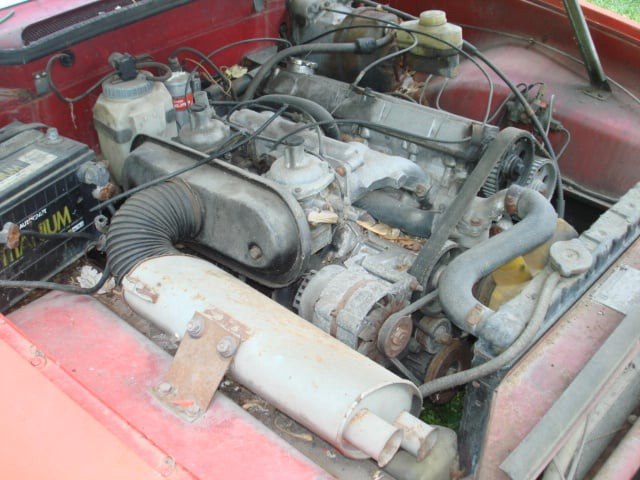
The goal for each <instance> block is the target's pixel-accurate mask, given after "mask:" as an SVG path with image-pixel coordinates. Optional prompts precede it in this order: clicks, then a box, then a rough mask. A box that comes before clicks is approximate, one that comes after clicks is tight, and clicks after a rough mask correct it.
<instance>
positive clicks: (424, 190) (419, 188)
mask: <svg viewBox="0 0 640 480" xmlns="http://www.w3.org/2000/svg"><path fill="white" fill-rule="evenodd" d="M426 193H427V188H426V187H425V186H424V185H418V186H417V187H416V195H417V196H419V197H424V196H425V195H426Z"/></svg>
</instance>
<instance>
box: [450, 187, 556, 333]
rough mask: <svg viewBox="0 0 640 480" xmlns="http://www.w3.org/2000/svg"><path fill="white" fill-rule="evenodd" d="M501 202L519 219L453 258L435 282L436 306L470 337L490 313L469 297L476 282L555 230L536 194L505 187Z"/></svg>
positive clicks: (553, 218) (553, 216)
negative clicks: (439, 304) (438, 300)
mask: <svg viewBox="0 0 640 480" xmlns="http://www.w3.org/2000/svg"><path fill="white" fill-rule="evenodd" d="M504 203H505V209H506V211H507V213H509V214H511V215H513V214H517V215H518V217H520V218H521V219H522V220H520V221H519V222H518V223H516V224H515V225H514V226H513V227H512V228H510V229H509V230H506V231H504V232H501V233H499V234H497V235H495V236H493V237H491V238H489V239H487V240H485V241H484V242H482V243H480V244H478V245H476V246H474V247H472V248H470V249H469V250H467V251H466V252H464V253H463V254H461V255H460V256H458V257H456V258H455V259H454V260H453V261H452V262H451V263H450V264H449V265H448V266H447V268H446V269H445V270H444V272H443V273H442V276H441V277H440V281H439V282H438V290H439V291H440V295H439V298H440V303H441V304H442V308H443V310H444V311H445V313H446V315H447V317H448V318H449V319H450V320H451V321H452V322H453V323H454V324H455V325H457V326H458V327H459V328H460V329H462V330H464V331H465V332H469V333H472V334H475V332H476V331H478V330H481V329H482V327H483V326H484V322H485V320H486V319H487V318H488V317H489V316H490V315H492V314H493V313H494V311H493V310H491V309H490V308H488V307H486V306H484V305H483V304H481V303H480V302H479V301H478V300H476V299H475V297H474V296H473V293H472V289H473V286H474V285H475V284H476V282H477V281H478V280H480V279H481V278H483V277H484V276H486V275H488V274H490V273H491V272H493V271H494V270H495V269H497V268H499V267H501V266H502V265H504V264H505V263H507V262H508V261H510V260H513V259H514V258H516V257H517V256H519V255H523V254H525V253H528V252H530V251H531V250H533V249H534V248H536V247H537V246H539V245H542V244H543V243H544V242H546V241H547V240H549V239H550V238H551V237H552V236H553V234H554V232H555V229H556V220H557V218H558V216H557V214H556V212H555V210H554V209H553V206H552V205H551V204H550V203H549V202H548V201H547V199H546V198H545V197H544V196H542V194H540V193H539V192H537V191H535V190H532V189H529V188H523V187H520V186H517V185H514V186H512V187H510V188H509V190H508V192H507V196H506V198H505V202H504Z"/></svg>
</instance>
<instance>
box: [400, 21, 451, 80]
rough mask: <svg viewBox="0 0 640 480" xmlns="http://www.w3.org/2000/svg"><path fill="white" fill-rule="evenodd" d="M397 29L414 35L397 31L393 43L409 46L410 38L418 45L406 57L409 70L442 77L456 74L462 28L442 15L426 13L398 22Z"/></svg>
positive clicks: (403, 46)
mask: <svg viewBox="0 0 640 480" xmlns="http://www.w3.org/2000/svg"><path fill="white" fill-rule="evenodd" d="M400 26H401V27H403V28H405V29H407V30H412V31H414V32H415V33H410V32H408V31H403V30H398V33H397V42H398V46H399V47H400V48H406V47H409V46H411V45H412V44H413V42H414V36H415V37H416V38H417V40H418V45H416V47H415V48H413V49H412V50H411V51H410V52H409V54H408V55H407V59H408V62H409V63H410V65H411V68H413V69H415V70H417V71H421V72H425V73H433V74H436V75H443V76H446V77H454V76H455V75H456V74H457V70H458V64H459V62H460V59H459V56H458V53H459V51H458V49H460V48H462V28H461V27H459V26H458V25H454V24H453V23H449V22H447V16H446V14H445V12H443V11H442V10H426V11H424V12H422V13H421V14H420V18H419V19H417V20H409V21H407V22H402V23H401V24H400ZM420 32H422V33H423V34H422V35H421V34H420Z"/></svg>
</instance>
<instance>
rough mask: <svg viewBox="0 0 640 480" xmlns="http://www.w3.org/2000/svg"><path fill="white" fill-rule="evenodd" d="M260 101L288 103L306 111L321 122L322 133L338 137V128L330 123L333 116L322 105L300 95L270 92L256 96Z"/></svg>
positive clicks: (279, 103)
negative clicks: (269, 93)
mask: <svg viewBox="0 0 640 480" xmlns="http://www.w3.org/2000/svg"><path fill="white" fill-rule="evenodd" d="M258 101H259V102H260V103H271V104H273V103H275V104H277V105H289V106H291V107H294V108H296V109H297V110H301V111H303V112H305V113H308V114H309V115H311V116H312V117H313V119H314V120H315V121H317V122H322V126H321V127H320V128H322V130H323V131H324V133H325V134H326V135H327V136H328V137H331V138H335V139H336V140H339V139H340V130H339V129H338V126H337V125H336V124H335V123H331V121H332V120H333V116H332V115H331V113H329V111H328V110H327V109H326V108H324V107H323V106H322V105H320V104H318V103H316V102H314V101H312V100H308V99H306V98H302V97H295V96H293V95H280V94H271V95H262V96H261V97H260V98H258Z"/></svg>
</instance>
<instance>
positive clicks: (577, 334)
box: [475, 241, 640, 480]
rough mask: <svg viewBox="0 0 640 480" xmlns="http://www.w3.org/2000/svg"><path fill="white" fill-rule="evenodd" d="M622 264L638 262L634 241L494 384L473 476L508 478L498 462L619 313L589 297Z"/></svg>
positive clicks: (613, 325) (574, 372)
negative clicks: (499, 382)
mask: <svg viewBox="0 0 640 480" xmlns="http://www.w3.org/2000/svg"><path fill="white" fill-rule="evenodd" d="M623 266H628V267H631V268H640V241H636V242H635V243H633V244H632V245H631V247H629V249H628V250H627V251H626V252H625V253H624V254H623V255H622V256H621V257H620V258H619V259H618V260H617V262H616V263H615V264H614V265H612V267H611V268H610V269H609V270H608V271H607V272H606V273H605V274H604V275H603V276H602V277H601V278H600V279H599V280H598V281H597V282H596V283H595V284H594V285H593V286H592V287H591V289H590V290H589V291H588V292H587V294H585V295H584V296H583V297H582V298H581V299H580V300H579V301H578V302H577V303H576V304H575V305H574V306H573V307H572V308H571V309H570V310H569V311H568V312H567V313H566V314H565V315H564V316H563V317H562V318H561V319H560V320H559V321H558V322H557V323H556V325H555V326H554V327H553V328H552V329H551V330H549V332H548V333H547V334H546V335H545V336H544V337H543V338H542V339H541V340H540V341H539V342H538V343H537V345H536V346H535V347H533V348H532V349H531V350H530V351H529V352H528V353H527V355H525V357H523V359H522V360H521V361H520V362H519V363H518V364H517V365H516V366H515V367H514V368H513V369H512V370H511V371H510V372H509V373H508V374H507V376H506V377H505V379H504V380H503V381H502V383H501V384H500V385H499V387H498V389H497V390H496V392H495V394H494V397H493V399H492V401H491V408H490V412H489V420H488V423H487V429H486V432H485V437H484V449H483V451H482V452H481V455H480V458H479V459H478V464H477V465H478V466H477V468H476V472H475V476H476V478H479V479H491V480H494V479H495V480H499V479H505V478H508V477H507V476H506V475H505V474H504V473H503V472H502V471H501V470H500V469H499V465H500V463H501V462H502V461H504V459H505V458H506V457H507V455H508V454H509V453H510V452H511V451H512V450H513V449H514V448H515V447H516V446H517V445H518V444H519V443H520V442H521V441H522V440H523V439H524V438H525V436H526V435H527V434H528V433H529V432H530V431H531V429H532V428H533V427H534V425H535V424H536V423H537V422H538V421H539V420H540V419H541V418H542V416H543V415H544V414H545V413H546V412H547V411H548V410H549V408H550V407H551V405H553V403H554V402H555V401H556V400H557V399H558V398H559V397H560V395H561V394H562V392H563V391H564V390H565V389H566V388H567V386H568V385H569V384H570V383H571V381H572V380H573V379H574V378H575V377H576V375H577V374H578V373H579V372H580V370H581V369H582V367H583V366H584V365H585V363H586V362H587V361H588V360H589V359H590V358H591V356H592V355H593V354H594V353H595V352H596V351H597V350H598V348H599V347H600V346H601V345H602V344H603V342H604V341H605V339H606V338H607V337H608V336H609V335H610V334H611V332H612V331H613V330H614V329H615V328H616V327H617V326H618V324H619V323H620V321H621V320H622V318H623V317H624V315H623V314H621V313H620V312H617V311H616V310H613V309H611V308H609V307H607V306H605V305H602V304H600V303H598V302H596V301H595V300H594V297H595V296H596V295H597V292H598V290H599V289H600V288H601V285H603V284H604V283H605V282H606V281H607V279H608V278H609V276H610V275H612V274H613V272H614V271H615V270H616V269H618V268H621V267H623Z"/></svg>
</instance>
